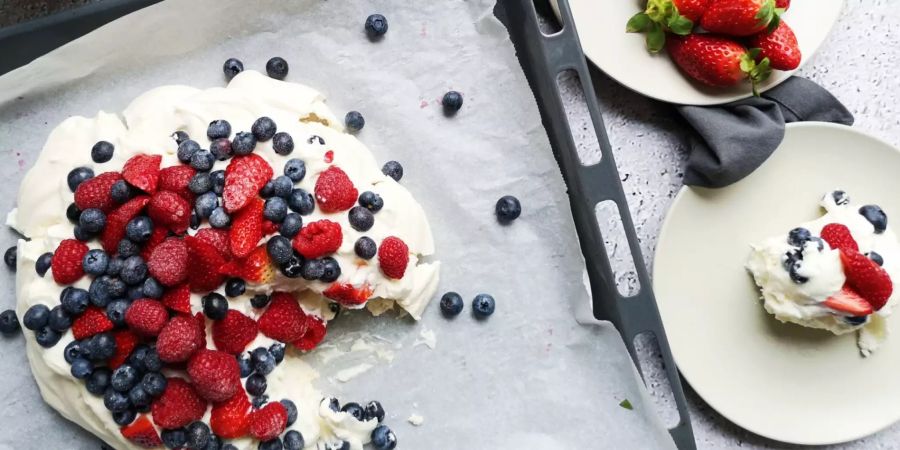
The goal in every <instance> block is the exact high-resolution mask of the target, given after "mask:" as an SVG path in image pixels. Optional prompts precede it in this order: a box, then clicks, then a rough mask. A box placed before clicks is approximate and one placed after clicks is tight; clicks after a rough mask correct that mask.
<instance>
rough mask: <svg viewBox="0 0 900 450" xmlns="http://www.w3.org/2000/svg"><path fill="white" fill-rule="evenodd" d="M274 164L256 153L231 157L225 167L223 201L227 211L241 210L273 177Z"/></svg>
mask: <svg viewBox="0 0 900 450" xmlns="http://www.w3.org/2000/svg"><path fill="white" fill-rule="evenodd" d="M272 173H273V172H272V166H270V165H269V163H267V162H266V160H264V159H262V157H260V156H259V155H257V154H256V153H251V154H249V155H247V156H235V157H234V158H231V162H229V163H228V167H226V168H225V188H224V190H223V192H222V202H223V204H224V206H225V211H228V212H229V213H233V212H235V211H238V210H240V209H241V208H243V207H244V206H246V205H247V203H248V202H249V201H250V199H251V198H253V197H255V196H256V195H257V194H258V193H259V190H260V189H262V188H263V186H265V185H266V183H268V182H269V180H270V179H272Z"/></svg>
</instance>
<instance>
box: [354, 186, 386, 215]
mask: <svg viewBox="0 0 900 450" xmlns="http://www.w3.org/2000/svg"><path fill="white" fill-rule="evenodd" d="M359 206H362V207H363V208H366V209H368V210H369V211H372V212H373V213H376V212H378V211H381V208H383V207H384V200H382V199H381V196H380V195H378V194H376V193H374V192H372V191H366V192H363V193H362V194H360V195H359Z"/></svg>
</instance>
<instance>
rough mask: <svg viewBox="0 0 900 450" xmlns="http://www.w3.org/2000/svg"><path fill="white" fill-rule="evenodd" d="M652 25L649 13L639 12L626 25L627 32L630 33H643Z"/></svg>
mask: <svg viewBox="0 0 900 450" xmlns="http://www.w3.org/2000/svg"><path fill="white" fill-rule="evenodd" d="M651 23H652V21H651V20H650V16H648V15H647V13H642V12H639V13H637V14H635V15H633V16H631V18H630V19H628V23H627V24H625V31H626V32H628V33H642V32H644V31H647V29H648V28H650V24H651Z"/></svg>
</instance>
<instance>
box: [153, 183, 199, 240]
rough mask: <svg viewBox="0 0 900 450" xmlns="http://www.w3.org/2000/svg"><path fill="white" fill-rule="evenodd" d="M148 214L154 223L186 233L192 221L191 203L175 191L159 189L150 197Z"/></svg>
mask: <svg viewBox="0 0 900 450" xmlns="http://www.w3.org/2000/svg"><path fill="white" fill-rule="evenodd" d="M147 215H149V216H150V218H151V219H153V223H154V224H156V225H159V226H163V227H168V228H169V229H170V230H172V231H173V232H174V233H176V234H184V232H185V231H186V230H187V228H188V225H189V224H190V221H191V204H190V203H188V201H187V200H185V199H183V198H181V196H179V195H178V194H176V193H174V192H169V191H159V192H157V193H155V194H153V197H151V198H150V203H149V204H148V205H147Z"/></svg>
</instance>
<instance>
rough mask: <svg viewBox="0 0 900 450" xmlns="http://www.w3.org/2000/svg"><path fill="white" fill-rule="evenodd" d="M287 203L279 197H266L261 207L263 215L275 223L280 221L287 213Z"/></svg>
mask: <svg viewBox="0 0 900 450" xmlns="http://www.w3.org/2000/svg"><path fill="white" fill-rule="evenodd" d="M287 210H288V205H287V202H286V201H284V199H283V198H281V197H272V198H269V199H266V203H265V206H264V207H263V217H264V218H266V219H268V220H271V221H272V222H275V223H280V222H281V221H282V220H284V217H285V216H286V215H287Z"/></svg>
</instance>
